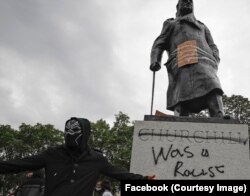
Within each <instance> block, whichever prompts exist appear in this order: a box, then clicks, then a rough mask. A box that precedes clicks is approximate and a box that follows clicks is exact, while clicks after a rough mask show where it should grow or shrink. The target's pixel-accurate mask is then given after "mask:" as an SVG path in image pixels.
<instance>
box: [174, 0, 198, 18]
mask: <svg viewBox="0 0 250 196" xmlns="http://www.w3.org/2000/svg"><path fill="white" fill-rule="evenodd" d="M176 9H177V13H176V16H185V15H187V14H190V13H192V12H193V9H194V7H193V0H179V1H178V4H177V5H176Z"/></svg>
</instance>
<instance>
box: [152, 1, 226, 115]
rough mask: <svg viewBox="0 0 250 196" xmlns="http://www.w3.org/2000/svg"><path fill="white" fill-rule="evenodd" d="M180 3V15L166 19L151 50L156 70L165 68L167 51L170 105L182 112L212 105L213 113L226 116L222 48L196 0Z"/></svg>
mask: <svg viewBox="0 0 250 196" xmlns="http://www.w3.org/2000/svg"><path fill="white" fill-rule="evenodd" d="M176 7H177V13H176V18H170V19H167V20H166V21H165V22H164V24H163V28H162V32H161V34H160V35H159V36H158V37H157V39H156V40H155V42H154V44H153V47H152V51H151V65H150V69H151V70H152V71H153V72H155V71H158V70H159V69H160V68H161V59H162V54H163V52H164V51H165V50H166V51H167V54H168V61H167V62H166V63H165V66H166V67H167V71H168V79H169V86H168V91H167V109H169V110H172V111H175V112H177V113H178V114H179V115H180V116H188V115H189V113H199V112H200V111H201V110H204V109H208V110H209V114H210V117H223V116H224V111H223V102H222V95H223V90H222V88H221V84H220V81H219V78H218V77H217V70H218V64H219V62H220V57H219V51H218V48H217V46H216V45H215V43H214V41H213V38H212V36H211V33H210V31H209V29H208V28H207V27H206V25H205V24H203V23H202V22H200V21H198V20H196V18H195V16H194V13H193V1H192V0H179V1H178V4H177V6H176Z"/></svg>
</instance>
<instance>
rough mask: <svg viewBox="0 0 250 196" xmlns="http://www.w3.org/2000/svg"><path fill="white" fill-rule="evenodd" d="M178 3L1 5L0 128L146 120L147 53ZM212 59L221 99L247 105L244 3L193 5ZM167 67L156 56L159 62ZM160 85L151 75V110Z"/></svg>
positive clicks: (33, 0)
mask: <svg viewBox="0 0 250 196" xmlns="http://www.w3.org/2000/svg"><path fill="white" fill-rule="evenodd" d="M176 4H177V0H74V1H70V0H0V124H9V125H11V126H12V127H14V128H17V127H18V126H20V125H21V123H23V122H24V123H27V124H31V125H34V124H36V123H37V122H40V123H43V124H47V123H49V124H53V125H55V127H56V128H59V129H61V130H62V129H63V127H64V122H65V121H66V120H67V119H68V118H70V117H71V116H77V117H85V118H88V119H89V120H90V121H92V122H95V121H96V120H98V119H101V118H102V119H104V120H106V121H107V122H109V123H110V124H111V125H112V123H113V121H114V120H115V118H114V115H115V114H118V112H119V111H122V112H124V113H126V114H127V115H129V116H130V118H131V120H132V121H134V120H143V118H144V115H146V114H150V103H151V88H152V72H151V71H150V70H149V64H150V50H151V47H152V44H153V41H154V40H155V38H156V37H157V36H158V35H159V33H160V31H161V28H162V24H163V22H164V20H166V19H167V18H172V17H174V16H175V12H176V8H175V7H176ZM194 8H195V10H194V11H195V16H196V18H197V19H198V20H200V21H202V22H203V23H205V24H206V25H207V26H208V27H209V29H210V31H211V33H212V36H213V38H214V41H215V43H216V44H217V46H218V48H219V50H220V56H221V63H220V66H219V71H218V75H219V78H220V80H221V84H222V87H223V90H224V92H225V94H227V95H228V96H231V95H232V94H236V95H242V96H244V97H247V98H250V85H249V84H250V77H249V73H250V63H249V62H248V61H249V55H250V54H249V52H250V22H249V18H250V12H249V10H250V1H249V0H237V1H235V0H194ZM166 59H167V57H166V55H164V57H163V62H165V61H166ZM167 85H168V77H167V72H166V69H165V67H163V68H162V69H161V70H160V71H159V72H157V74H156V87H155V102H154V110H156V109H157V110H160V111H162V112H164V113H168V114H172V112H170V111H167V110H166V109H165V108H166V90H167Z"/></svg>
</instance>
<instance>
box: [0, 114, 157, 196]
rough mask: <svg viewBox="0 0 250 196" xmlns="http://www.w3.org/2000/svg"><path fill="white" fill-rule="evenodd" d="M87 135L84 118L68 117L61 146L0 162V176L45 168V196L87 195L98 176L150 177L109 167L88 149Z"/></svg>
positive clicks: (89, 195) (103, 158) (100, 157)
mask: <svg viewBox="0 0 250 196" xmlns="http://www.w3.org/2000/svg"><path fill="white" fill-rule="evenodd" d="M90 134H91V127H90V122H89V121H88V120H87V119H85V118H76V117H72V118H70V119H69V120H67V121H66V123H65V144H64V145H62V146H59V147H56V148H50V149H48V150H46V151H44V152H43V153H41V154H38V155H34V156H30V157H26V158H23V159H18V160H10V161H0V174H8V173H17V172H22V171H27V170H37V169H42V168H45V196H69V195H70V196H79V195H84V196H91V195H92V193H93V190H94V187H95V184H96V182H97V180H98V178H99V175H100V174H103V175H106V176H109V177H112V178H115V179H117V180H143V179H152V178H154V176H142V175H140V174H133V173H129V172H127V171H125V170H123V169H121V168H118V167H116V166H113V165H112V164H111V163H109V162H108V160H107V159H106V158H105V157H104V156H103V155H102V153H100V152H97V151H94V150H91V149H90V148H89V146H88V139H89V137H90Z"/></svg>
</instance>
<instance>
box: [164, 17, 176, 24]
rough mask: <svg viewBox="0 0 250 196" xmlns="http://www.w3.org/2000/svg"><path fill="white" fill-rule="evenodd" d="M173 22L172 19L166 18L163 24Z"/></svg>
mask: <svg viewBox="0 0 250 196" xmlns="http://www.w3.org/2000/svg"><path fill="white" fill-rule="evenodd" d="M173 21H174V18H168V19H167V20H165V21H164V23H165V22H173Z"/></svg>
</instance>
